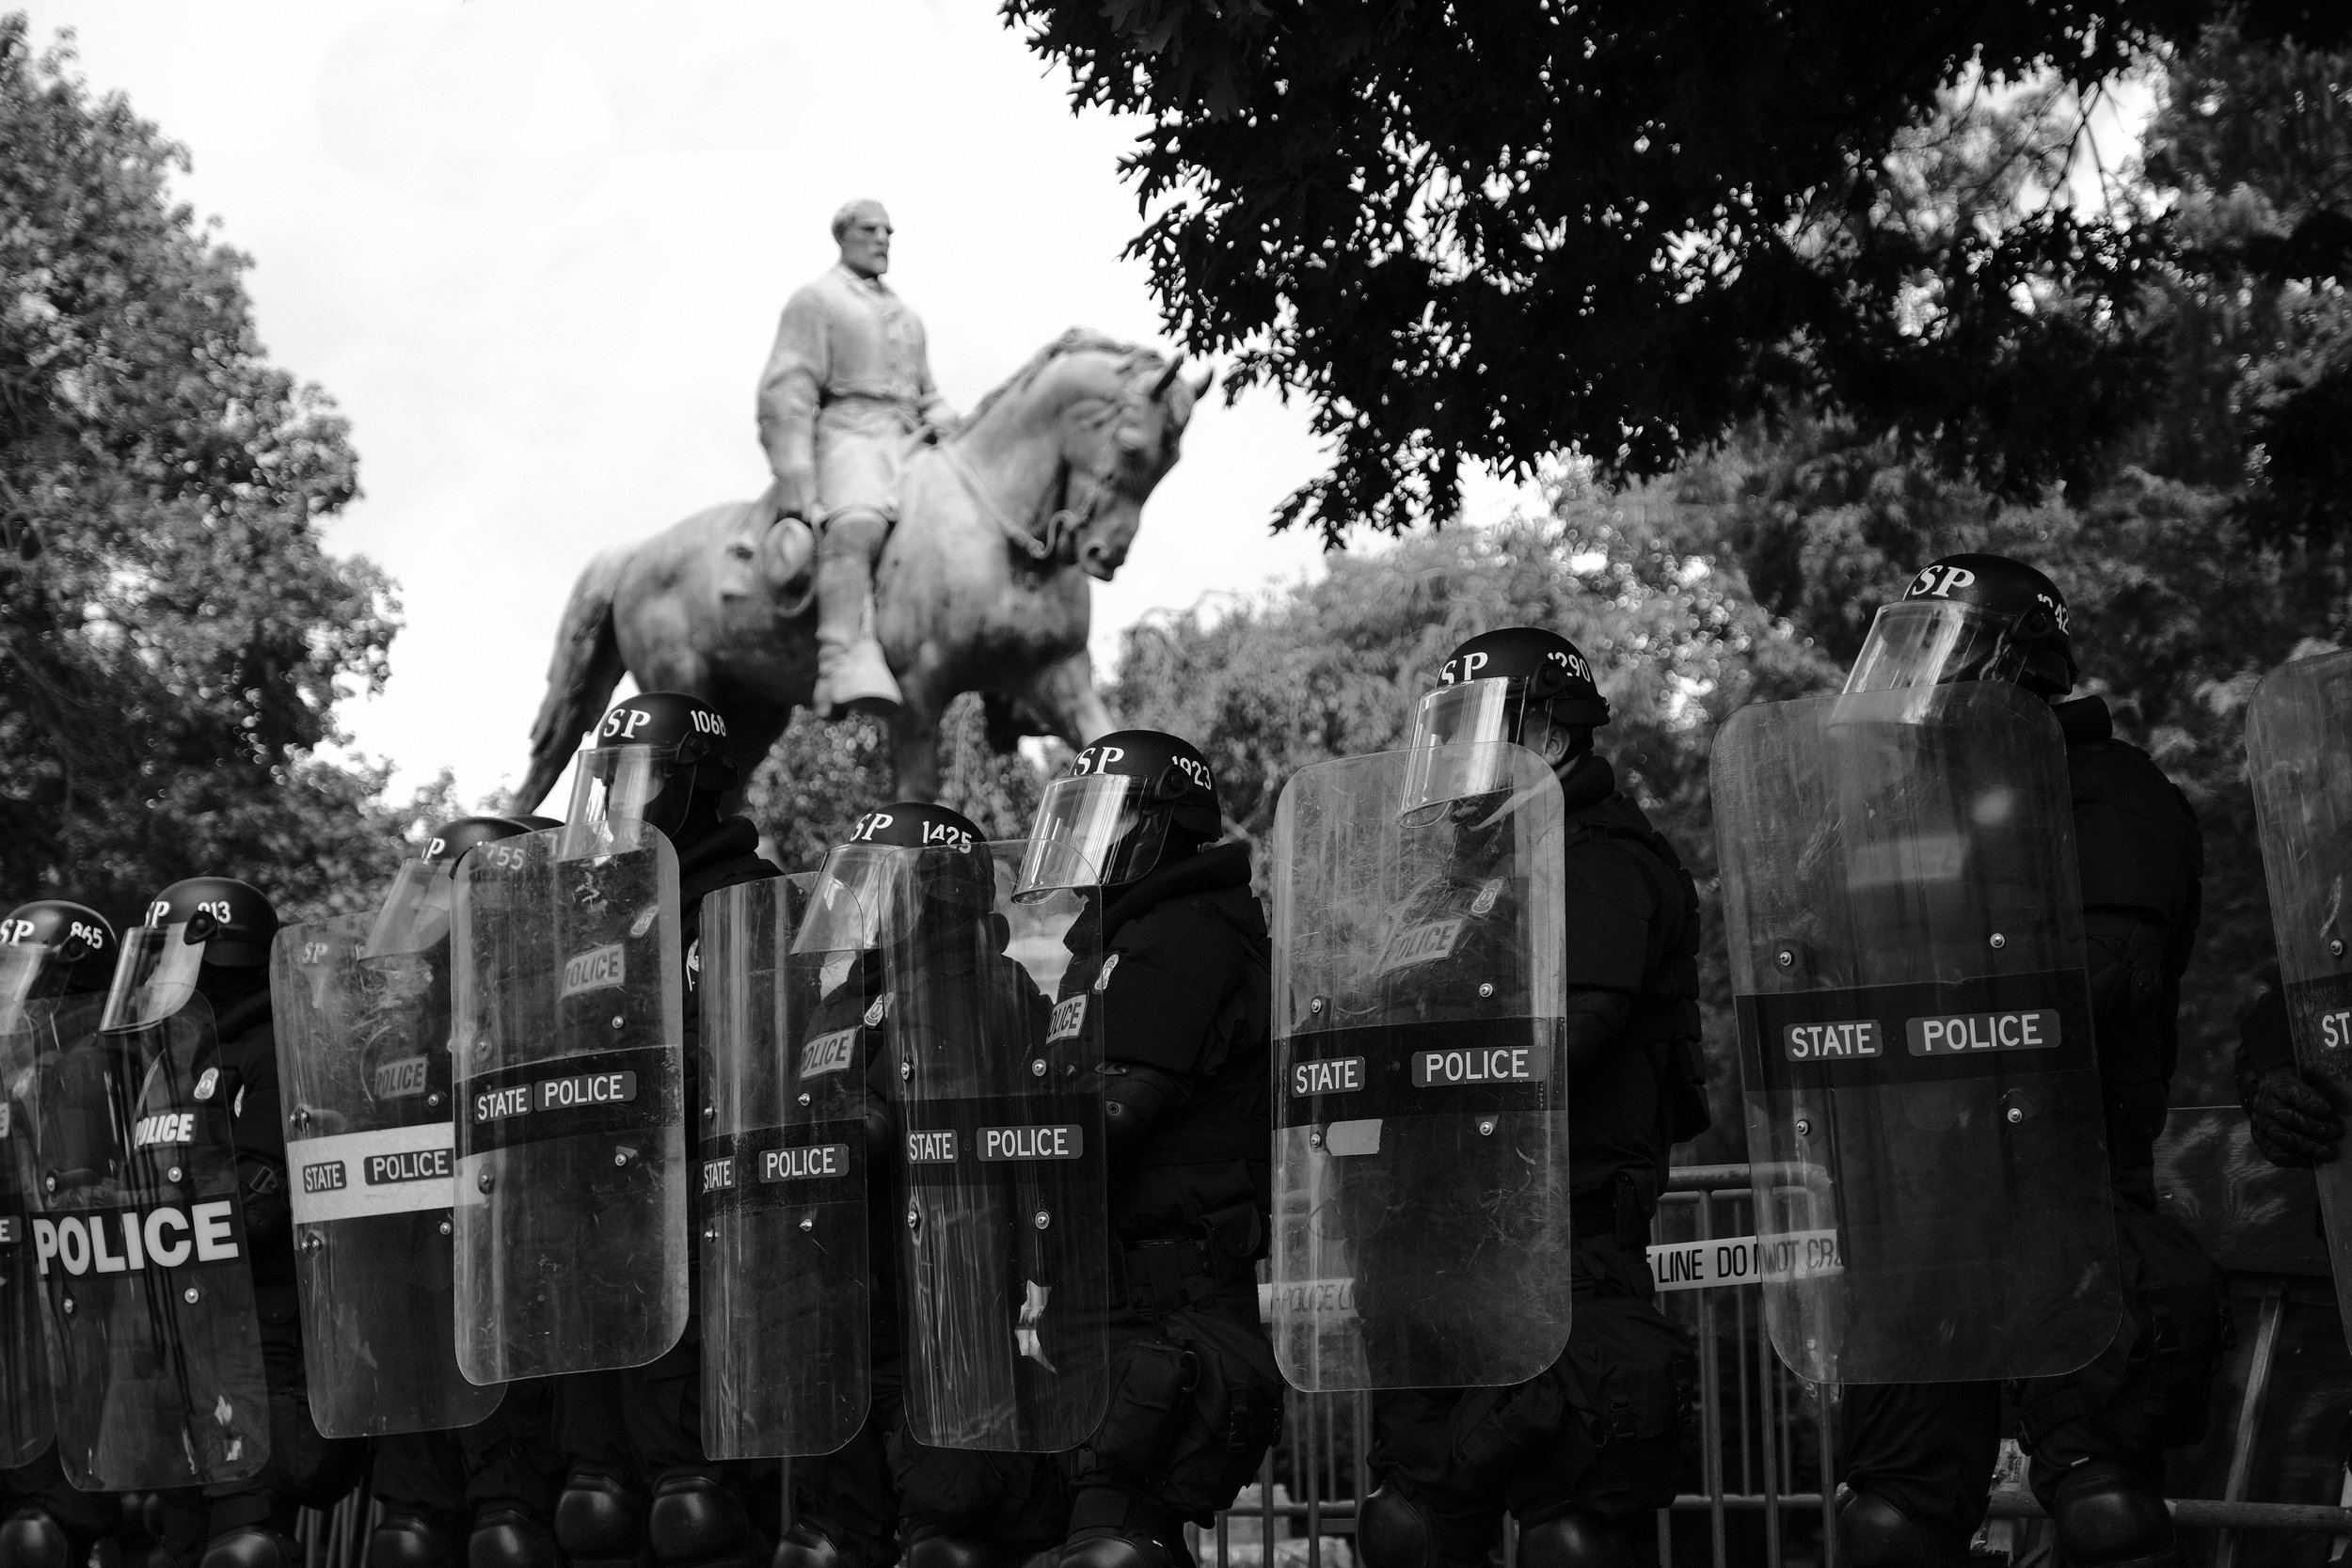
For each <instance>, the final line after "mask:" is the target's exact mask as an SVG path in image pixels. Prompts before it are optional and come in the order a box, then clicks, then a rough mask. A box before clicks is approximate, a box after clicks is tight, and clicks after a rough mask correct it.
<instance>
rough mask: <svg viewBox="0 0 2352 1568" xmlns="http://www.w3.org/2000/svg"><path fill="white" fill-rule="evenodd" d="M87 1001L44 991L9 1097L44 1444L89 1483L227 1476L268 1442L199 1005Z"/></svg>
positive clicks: (216, 1090)
mask: <svg viewBox="0 0 2352 1568" xmlns="http://www.w3.org/2000/svg"><path fill="white" fill-rule="evenodd" d="M169 934H170V935H171V936H172V937H174V938H175V939H176V937H177V935H178V927H173V928H172V929H171V931H170V933H169ZM102 1011H103V1007H102V1004H101V1003H100V1001H99V1000H98V999H96V998H90V999H87V1000H76V1001H73V1002H70V1003H67V1004H64V1005H63V1006H60V1008H59V1010H58V1011H57V1012H56V1014H55V1015H53V1016H52V1018H51V1019H50V1021H49V1026H50V1027H51V1028H52V1029H53V1030H54V1037H53V1039H52V1041H51V1045H50V1048H49V1049H47V1050H45V1051H43V1052H42V1053H41V1054H40V1058H39V1059H38V1061H37V1062H36V1064H35V1067H34V1070H33V1072H32V1073H31V1074H30V1076H29V1078H28V1079H27V1080H26V1081H25V1083H24V1093H23V1095H22V1098H21V1102H22V1104H23V1105H24V1110H25V1116H26V1120H27V1122H28V1123H29V1132H30V1134H31V1139H32V1146H33V1149H32V1155H33V1161H34V1164H35V1166H36V1168H37V1169H38V1171H39V1173H40V1174H39V1186H38V1187H37V1189H36V1191H35V1193H34V1197H35V1203H34V1207H33V1212H32V1214H31V1216H30V1221H29V1228H30V1230H31V1238H30V1249H29V1250H30V1258H29V1259H28V1260H29V1261H30V1263H31V1265H32V1267H33V1269H34V1270H35V1272H36V1273H37V1274H38V1275H39V1276H40V1284H41V1289H42V1291H43V1293H44V1294H45V1295H46V1297H47V1299H48V1307H49V1323H50V1324H51V1327H52V1330H53V1339H52V1343H53V1347H54V1349H55V1352H56V1363H55V1371H56V1379H57V1386H56V1424H57V1455H58V1458H59V1460H60V1461H61V1462H62V1463H63V1465H64V1467H65V1473H66V1478H67V1479H68V1480H69V1481H72V1483H73V1484H74V1485H75V1486H78V1487H80V1488H82V1489H83V1490H85V1491H91V1492H126V1491H153V1490H160V1489H162V1488H165V1487H172V1486H199V1485H205V1484H209V1483H213V1482H218V1481H237V1480H240V1479H242V1478H244V1477H246V1476H250V1475H253V1474H255V1473H256V1472H257V1471H259V1470H260V1469H261V1468H262V1465H263V1464H264V1463H265V1462H266V1461H267V1460H268V1458H269V1397H268V1389H267V1386H266V1385H265V1384H264V1382H263V1380H262V1338H261V1318H260V1315H259V1314H258V1313H257V1312H256V1310H255V1307H254V1295H253V1276H252V1274H251V1272H250V1264H249V1262H248V1257H249V1252H248V1247H247V1244H246V1227H245V1210H244V1206H243V1201H242V1198H241V1196H240V1195H241V1193H242V1191H243V1183H242V1182H241V1181H240V1180H238V1174H237V1161H236V1148H235V1145H234V1144H233V1142H232V1141H231V1132H232V1130H233V1125H234V1123H233V1114H234V1107H233V1105H232V1104H231V1093H230V1092H224V1084H223V1079H222V1075H221V1070H220V1052H219V1049H218V1044H219V1042H218V1038H217V1037H216V1035H215V1031H214V1027H213V1013H212V1009H211V1008H210V1007H209V1006H206V1004H205V1002H204V1000H203V998H202V997H200V996H199V997H192V998H190V999H189V1000H188V1001H187V1002H186V1003H185V1005H184V1006H182V1007H181V1008H180V1009H179V1010H178V1011H177V1012H174V1013H171V1014H170V1015H168V1016H167V1017H164V1018H161V1019H157V1020H155V1021H153V1022H146V1023H142V1024H139V1025H136V1026H135V1027H130V1028H124V1029H117V1030H109V1031H103V1032H102V1031H101V1030H100V1029H99V1027H98V1024H99V1019H100V1017H101V1014H102Z"/></svg>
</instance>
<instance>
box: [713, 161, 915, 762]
mask: <svg viewBox="0 0 2352 1568" xmlns="http://www.w3.org/2000/svg"><path fill="white" fill-rule="evenodd" d="M890 235H891V228H890V214H888V213H887V212H885V211H884V210H883V208H882V203H881V202H879V201H870V200H858V201H851V202H850V203H848V204H847V205H845V206H844V207H842V209H841V210H840V211H839V212H837V213H835V214H834V218H833V237H834V243H835V244H836V245H839V246H840V247H841V260H840V261H837V262H835V263H834V265H833V266H831V267H829V268H827V269H826V271H825V273H824V275H823V276H822V277H818V278H817V279H816V280H815V281H813V282H811V283H809V284H807V285H805V286H804V287H803V288H802V289H801V290H800V292H798V293H795V294H794V295H793V296H792V298H791V299H790V301H789V302H787V304H786V306H785V308H784V319H783V320H782V321H781V322H779V323H778V324H777V325H776V342H775V347H773V348H772V349H771V350H769V353H768V368H767V370H766V371H765V372H762V374H761V375H760V378H759V439H760V444H761V445H762V446H764V447H765V448H766V449H767V451H768V467H770V468H771V469H772V470H774V473H775V476H776V478H775V483H774V484H772V485H771V487H770V489H769V495H770V497H771V498H772V500H771V503H770V504H771V505H772V507H773V513H772V515H773V516H783V517H798V518H800V519H802V520H803V521H804V522H806V523H807V524H808V525H809V526H810V527H811V528H813V529H815V530H816V531H817V537H818V543H817V689H816V693H815V700H814V702H813V703H812V706H814V707H815V708H816V709H817V712H818V716H819V717H822V718H827V719H830V718H833V717H834V716H836V715H838V714H841V713H844V712H872V713H875V714H877V715H878V716H881V717H885V718H886V717H888V716H889V714H890V713H891V711H892V710H894V709H895V708H897V707H898V681H897V680H895V679H894V678H893V677H892V675H891V673H890V662H889V660H888V659H887V658H885V657H883V654H882V644H881V643H880V642H879V641H876V639H875V637H874V562H875V559H876V558H877V557H878V556H880V555H881V554H882V543H883V541H884V540H886V539H888V538H889V537H890V528H891V525H892V524H893V523H895V522H897V521H898V481H899V478H900V475H901V473H902V471H903V469H904V467H905V464H906V459H907V455H908V453H909V451H910V450H911V449H912V448H913V446H914V444H915V443H917V442H925V443H929V442H934V441H937V440H938V439H940V438H941V437H942V436H948V435H952V434H953V433H954V431H955V426H956V416H955V411H954V410H953V409H952V408H950V407H948V405H947V400H946V398H944V397H942V396H941V395H940V392H939V388H938V387H937V386H936V385H935V384H934V383H933V382H932V380H931V366H930V356H929V355H928V354H927V353H926V351H925V344H924V338H923V323H922V319H921V318H920V317H918V316H916V315H915V313H914V310H912V309H909V308H908V306H907V304H906V302H905V301H904V300H902V299H900V298H899V297H898V293H896V292H895V291H893V290H892V289H891V287H890V285H889V284H887V283H884V282H883V281H882V274H883V273H885V272H888V271H889V270H890ZM755 521H757V519H755Z"/></svg>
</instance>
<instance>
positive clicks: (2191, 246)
mask: <svg viewBox="0 0 2352 1568" xmlns="http://www.w3.org/2000/svg"><path fill="white" fill-rule="evenodd" d="M2165 89H2166V90H2165V94H2164V102H2163V106H2162V108H2161V109H2160V111H2159V112H2158V113H2157V115H2156V117H2155V119H2154V121H2153V123H2152V124H2151V125H2150V127H2149V131H2148V136H2147V153H2146V158H2145V166H2144V177H2145V179H2146V180H2147V181H2148V182H2149V184H2150V186H2151V189H2152V196H2153V198H2155V199H2158V200H2161V201H2163V202H2165V203H2167V204H2168V205H2169V209H2170V213H2171V221H2172V226H2173V230H2174V231H2175V233H2176V234H2177V235H2178V236H2179V239H2180V242H2181V247H2182V253H2181V257H2180V259H2179V261H2178V263H2177V264H2176V265H2175V266H2174V267H2173V268H2171V269H2169V276H2167V277H2166V278H2165V281H2164V283H2163V284H2162V286H2161V288H2160V290H2159V292H2158V294H2157V300H2158V309H2157V310H2156V312H2155V313H2154V315H2155V321H2156V324H2157V327H2158V329H2159V330H2161V331H2163V332H2164V333H2165V334H2166V336H2167V338H2168V348H2169V359H2170V361H2171V365H2172V374H2171V376H2170V377H2169V395H2168V396H2167V397H2166V398H2165V400H2164V401H2163V403H2162V404H2160V406H2159V414H2158V419H2157V420H2156V422H2155V426H2154V429H2153V432H2152V436H2151V440H2150V450H2149V452H2148V459H2147V460H2148V462H2149V464H2150V466H2151V467H2155V468H2157V469H2158V470H2160V471H2162V472H2166V473H2169V474H2173V475H2176V476H2178V477H2181V478H2185V479H2189V480H2193V481H2195V482H2197V483H2205V484H2211V485H2215V486H2217V487H2220V488H2223V489H2232V490H2235V491H2237V492H2238V497H2237V499H2236V502H2235V506H2236V510H2237V511H2238V513H2239V514H2240V515H2242V516H2243V517H2244V518H2245V519H2246V520H2247V521H2248V522H2249V525H2251V528H2252V530H2253V532H2254V534H2255V535H2256V537H2258V538H2260V539H2262V540H2264V541H2265V542H2268V541H2285V540H2303V541H2311V542H2315V543H2320V544H2325V543H2327V542H2328V541H2331V540H2335V539H2340V538H2343V537H2344V536H2345V535H2346V534H2348V533H2352V451H2347V449H2346V443H2345V441H2344V432H2346V431H2347V430H2352V298H2347V296H2346V293H2345V285H2346V283H2347V282H2352V56H2347V55H2344V54H2328V53H2323V52H2320V51H2317V50H2312V49H2308V48H2304V47H2301V46H2299V45H2297V44H2296V43H2293V42H2287V43H2281V44H2268V43H2263V42H2258V41H2252V40H2248V39H2247V38H2245V37H2244V36H2242V35H2241V33H2240V31H2239V29H2238V28H2236V27H2235V26H2233V25H2229V24H2224V25H2220V26H2217V27H2214V28H2211V29H2209V30H2208V31H2207V33H2206V34H2205V36H2204V37H2203V38H2202V39H2201V40H2199V41H2198V44H2197V46H2196V47H2195V48H2194V49H2190V50H2186V51H2184V52H2183V53H2182V54H2181V55H2179V56H2177V57H2176V58H2175V59H2173V60H2172V61H2171V62H2170V65H2169V70H2168V71H2167V73H2166V81H2165Z"/></svg>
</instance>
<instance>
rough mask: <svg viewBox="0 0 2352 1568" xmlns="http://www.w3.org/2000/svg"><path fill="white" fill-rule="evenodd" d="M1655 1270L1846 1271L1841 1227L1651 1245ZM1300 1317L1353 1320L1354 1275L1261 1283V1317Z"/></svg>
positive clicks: (1763, 1277)
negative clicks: (1281, 1311)
mask: <svg viewBox="0 0 2352 1568" xmlns="http://www.w3.org/2000/svg"><path fill="white" fill-rule="evenodd" d="M1649 1271H1650V1274H1651V1275H1652V1276H1653V1277H1655V1278H1656V1279H1657V1281H1658V1288H1659V1290H1661V1291H1704V1290H1709V1289H1712V1288H1713V1287H1715V1286H1719V1285H1763V1284H1768V1283H1769V1284H1781V1283H1785V1282H1787V1281H1789V1280H1794V1279H1819V1278H1821V1277H1823V1276H1825V1275H1834V1274H1843V1273H1845V1272H1846V1265H1845V1263H1844V1261H1843V1259H1840V1258H1839V1256H1838V1252H1837V1232H1836V1231H1835V1230H1794V1231H1790V1232H1788V1234H1787V1235H1782V1236H1718V1237H1715V1238H1713V1239H1711V1240H1708V1241H1704V1242H1674V1243H1668V1244H1666V1245H1664V1246H1654V1247H1651V1248H1650V1249H1649ZM1278 1298H1279V1300H1280V1302H1281V1303H1282V1305H1283V1306H1284V1307H1287V1308H1288V1309H1289V1311H1290V1312H1292V1313H1294V1314H1295V1315H1297V1316H1300V1317H1314V1318H1327V1319H1328V1318H1352V1317H1354V1316H1355V1315H1356V1282H1355V1281H1354V1280H1353V1279H1295V1280H1292V1281H1290V1282H1289V1283H1287V1284H1283V1285H1261V1286H1259V1287H1258V1316H1259V1318H1260V1319H1261V1320H1262V1321H1263V1322H1267V1323H1271V1322H1272V1321H1273V1320H1274V1307H1275V1303H1276V1301H1277V1299H1278Z"/></svg>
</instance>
